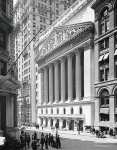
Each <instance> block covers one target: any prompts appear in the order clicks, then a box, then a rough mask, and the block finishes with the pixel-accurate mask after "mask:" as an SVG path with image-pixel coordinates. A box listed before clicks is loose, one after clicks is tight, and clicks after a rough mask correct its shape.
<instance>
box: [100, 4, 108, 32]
mask: <svg viewBox="0 0 117 150" xmlns="http://www.w3.org/2000/svg"><path fill="white" fill-rule="evenodd" d="M100 16H101V17H100V21H99V22H100V25H99V31H100V34H104V33H105V32H107V31H108V30H109V10H108V8H107V7H106V8H105V9H104V10H103V11H102V12H101V14H100Z"/></svg>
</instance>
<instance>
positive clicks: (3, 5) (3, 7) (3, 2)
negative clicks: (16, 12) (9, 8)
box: [0, 0, 6, 13]
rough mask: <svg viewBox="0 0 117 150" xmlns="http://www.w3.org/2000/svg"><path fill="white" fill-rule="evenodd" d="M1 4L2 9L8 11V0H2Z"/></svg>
mask: <svg viewBox="0 0 117 150" xmlns="http://www.w3.org/2000/svg"><path fill="white" fill-rule="evenodd" d="M0 6H1V9H2V11H4V12H5V13H6V0H1V1H0Z"/></svg>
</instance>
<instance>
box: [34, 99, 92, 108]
mask: <svg viewBox="0 0 117 150" xmlns="http://www.w3.org/2000/svg"><path fill="white" fill-rule="evenodd" d="M85 104H94V100H90V101H89V100H87V101H83V100H80V101H77V102H74V101H72V102H69V103H54V104H50V105H48V104H46V105H40V106H37V107H38V108H50V107H60V106H77V105H78V106H79V105H85Z"/></svg>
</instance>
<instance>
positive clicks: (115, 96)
mask: <svg viewBox="0 0 117 150" xmlns="http://www.w3.org/2000/svg"><path fill="white" fill-rule="evenodd" d="M114 99H115V107H117V89H116V90H115V92H114Z"/></svg>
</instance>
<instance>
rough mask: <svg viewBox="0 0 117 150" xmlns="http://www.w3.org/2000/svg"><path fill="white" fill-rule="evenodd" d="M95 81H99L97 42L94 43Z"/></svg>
mask: <svg viewBox="0 0 117 150" xmlns="http://www.w3.org/2000/svg"><path fill="white" fill-rule="evenodd" d="M94 49H95V59H94V60H95V62H94V63H95V66H96V67H95V83H98V82H99V64H98V63H99V46H98V43H96V44H95V48H94Z"/></svg>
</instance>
